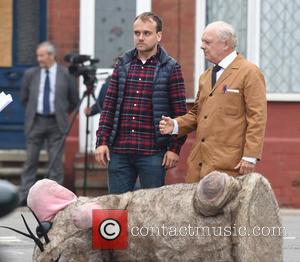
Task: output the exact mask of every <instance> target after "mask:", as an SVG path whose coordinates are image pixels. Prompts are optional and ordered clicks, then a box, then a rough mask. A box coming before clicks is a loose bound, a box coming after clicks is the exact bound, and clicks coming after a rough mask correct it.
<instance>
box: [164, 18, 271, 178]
mask: <svg viewBox="0 0 300 262" xmlns="http://www.w3.org/2000/svg"><path fill="white" fill-rule="evenodd" d="M236 42H237V41H236V35H235V32H234V29H233V27H232V26H231V25H229V24H227V23H225V22H222V21H218V22H214V23H211V24H209V25H208V26H207V27H206V28H205V30H204V32H203V35H202V45H201V48H202V49H203V51H204V55H205V58H206V59H207V60H208V61H210V62H212V63H213V64H215V66H214V67H213V68H212V67H211V68H208V69H207V70H206V71H205V72H204V73H203V74H202V75H201V76H200V80H199V90H198V94H197V98H196V101H195V104H194V106H193V107H192V109H191V110H190V111H189V112H188V113H187V114H186V115H184V116H181V117H177V118H175V119H171V118H169V117H164V116H163V117H162V120H161V122H160V132H161V133H162V134H178V136H183V135H186V134H187V133H190V132H192V131H194V130H196V139H195V142H194V144H193V147H192V150H191V153H190V155H189V157H188V160H187V163H188V171H187V179H186V180H187V182H196V181H199V179H201V178H202V177H204V176H205V175H207V174H208V173H209V172H211V171H212V170H219V171H223V172H226V173H228V174H230V175H233V176H237V175H239V174H241V175H244V174H248V173H250V172H253V171H254V170H255V165H256V161H257V160H260V159H261V155H262V148H263V140H264V133H265V126H266V118H267V103H266V94H265V82H264V77H263V75H262V73H261V72H260V70H259V69H258V68H257V67H256V66H255V65H254V64H252V63H250V62H249V61H247V60H246V59H244V58H243V57H242V55H240V54H238V53H237V52H236V50H235V47H236Z"/></svg>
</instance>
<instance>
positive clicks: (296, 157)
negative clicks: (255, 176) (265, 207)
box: [258, 102, 300, 208]
mask: <svg viewBox="0 0 300 262" xmlns="http://www.w3.org/2000/svg"><path fill="white" fill-rule="evenodd" d="M299 112H300V103H284V102H269V103H268V121H267V129H266V136H265V143H264V151H263V157H262V161H261V163H258V171H259V172H260V173H262V174H263V175H264V176H265V177H267V178H268V179H269V181H270V183H271V185H272V187H273V189H274V192H275V195H276V197H277V199H278V202H279V205H280V206H282V207H283V206H288V207H298V208H299V207H300V117H299Z"/></svg>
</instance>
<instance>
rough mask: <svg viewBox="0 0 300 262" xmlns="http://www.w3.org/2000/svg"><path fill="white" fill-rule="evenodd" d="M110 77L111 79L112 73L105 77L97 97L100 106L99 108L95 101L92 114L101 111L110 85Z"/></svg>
mask: <svg viewBox="0 0 300 262" xmlns="http://www.w3.org/2000/svg"><path fill="white" fill-rule="evenodd" d="M110 79H111V75H110V76H108V77H107V78H106V79H105V82H104V83H103V85H102V86H101V90H100V93H99V96H98V97H97V101H98V105H99V107H100V108H98V106H97V103H95V104H94V105H92V107H91V109H92V111H91V116H93V115H96V114H98V113H101V111H102V108H103V103H104V99H105V96H106V93H107V89H108V87H109V82H110ZM99 109H100V110H99Z"/></svg>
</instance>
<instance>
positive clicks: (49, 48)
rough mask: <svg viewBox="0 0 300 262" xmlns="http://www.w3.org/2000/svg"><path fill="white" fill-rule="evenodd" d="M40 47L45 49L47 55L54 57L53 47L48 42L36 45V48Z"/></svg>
mask: <svg viewBox="0 0 300 262" xmlns="http://www.w3.org/2000/svg"><path fill="white" fill-rule="evenodd" d="M40 47H46V48H47V52H48V54H53V55H55V52H56V50H55V46H54V45H53V44H52V43H51V42H49V41H45V42H42V43H40V44H39V45H38V48H40Z"/></svg>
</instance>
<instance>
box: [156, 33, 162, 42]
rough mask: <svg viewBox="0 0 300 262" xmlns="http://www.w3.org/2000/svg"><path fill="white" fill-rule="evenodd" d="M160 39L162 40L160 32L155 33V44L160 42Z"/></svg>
mask: <svg viewBox="0 0 300 262" xmlns="http://www.w3.org/2000/svg"><path fill="white" fill-rule="evenodd" d="M161 38H162V32H161V31H160V32H157V33H156V39H157V42H160V41H161Z"/></svg>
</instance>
